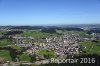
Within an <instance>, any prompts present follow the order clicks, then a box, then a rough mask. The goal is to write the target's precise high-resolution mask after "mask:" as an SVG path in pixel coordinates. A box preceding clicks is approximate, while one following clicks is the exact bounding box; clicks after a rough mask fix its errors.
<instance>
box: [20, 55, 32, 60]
mask: <svg viewBox="0 0 100 66" xmlns="http://www.w3.org/2000/svg"><path fill="white" fill-rule="evenodd" d="M19 58H20V60H21V61H30V60H31V58H30V57H29V56H28V55H27V54H22V55H20V56H19Z"/></svg>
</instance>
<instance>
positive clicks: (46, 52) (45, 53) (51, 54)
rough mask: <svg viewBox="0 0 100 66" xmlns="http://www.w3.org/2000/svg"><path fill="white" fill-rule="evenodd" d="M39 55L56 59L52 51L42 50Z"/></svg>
mask: <svg viewBox="0 0 100 66" xmlns="http://www.w3.org/2000/svg"><path fill="white" fill-rule="evenodd" d="M38 54H39V55H43V56H44V55H46V56H49V57H50V58H53V57H55V53H54V51H50V50H40V51H39V52H38Z"/></svg>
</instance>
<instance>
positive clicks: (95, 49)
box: [81, 41, 100, 55]
mask: <svg viewBox="0 0 100 66" xmlns="http://www.w3.org/2000/svg"><path fill="white" fill-rule="evenodd" d="M99 44H100V42H99ZM81 45H82V46H83V47H86V48H84V49H83V51H86V53H85V54H98V55H100V45H97V43H94V42H91V41H85V42H81Z"/></svg>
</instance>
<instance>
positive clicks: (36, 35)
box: [21, 31, 48, 39]
mask: <svg viewBox="0 0 100 66" xmlns="http://www.w3.org/2000/svg"><path fill="white" fill-rule="evenodd" d="M21 35H22V36H24V37H30V36H31V37H33V38H36V39H41V38H46V37H48V33H43V32H39V31H30V32H24V33H23V34H21Z"/></svg>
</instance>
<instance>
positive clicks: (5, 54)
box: [0, 50, 11, 61]
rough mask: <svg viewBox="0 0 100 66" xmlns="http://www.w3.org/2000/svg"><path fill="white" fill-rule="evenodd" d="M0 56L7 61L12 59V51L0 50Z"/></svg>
mask: <svg viewBox="0 0 100 66" xmlns="http://www.w3.org/2000/svg"><path fill="white" fill-rule="evenodd" d="M0 57H1V58H4V59H5V60H6V61H9V60H11V57H10V53H9V51H8V50H0Z"/></svg>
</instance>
